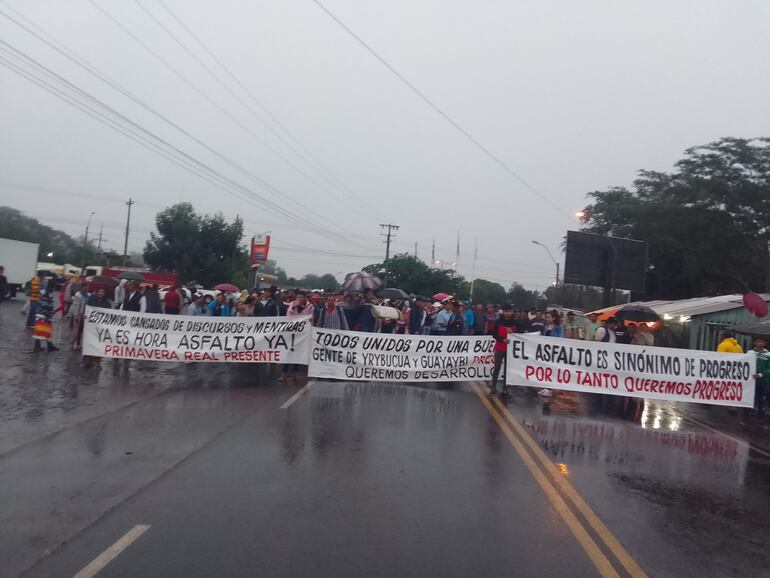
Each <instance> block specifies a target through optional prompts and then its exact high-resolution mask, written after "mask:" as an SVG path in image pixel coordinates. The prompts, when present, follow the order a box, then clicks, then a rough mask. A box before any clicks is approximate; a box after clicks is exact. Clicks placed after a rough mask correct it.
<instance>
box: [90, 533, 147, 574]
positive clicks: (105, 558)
mask: <svg viewBox="0 0 770 578" xmlns="http://www.w3.org/2000/svg"><path fill="white" fill-rule="evenodd" d="M149 529H150V527H149V526H145V525H143V524H139V525H137V526H134V527H133V528H131V529H130V530H129V531H128V532H126V533H125V534H123V536H122V537H121V538H119V539H118V541H117V542H115V543H114V544H113V545H112V546H110V547H109V548H107V549H106V550H105V551H104V552H102V553H101V554H99V555H98V556H97V557H96V558H94V559H93V560H92V561H91V563H90V564H88V566H86V567H85V568H83V569H82V570H81V571H80V572H78V573H77V574H75V578H92V576H96V574H97V573H98V572H99V571H101V570H102V569H103V568H104V567H105V566H106V565H107V564H109V563H110V562H112V561H113V560H114V559H115V558H116V557H117V556H118V554H120V553H121V552H122V551H123V550H125V549H126V548H128V547H129V546H130V545H131V544H133V543H134V542H135V541H136V540H137V538H139V536H141V535H142V534H144V533H145V532H146V531H147V530H149Z"/></svg>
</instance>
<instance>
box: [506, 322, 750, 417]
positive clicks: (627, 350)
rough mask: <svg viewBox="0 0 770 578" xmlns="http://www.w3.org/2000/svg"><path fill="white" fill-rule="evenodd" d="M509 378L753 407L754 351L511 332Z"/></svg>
mask: <svg viewBox="0 0 770 578" xmlns="http://www.w3.org/2000/svg"><path fill="white" fill-rule="evenodd" d="M509 338H510V341H509V344H508V358H507V361H508V363H507V365H508V367H507V373H506V383H508V384H509V385H527V386H530V387H538V388H549V389H556V390H559V389H565V390H570V391H583V392H589V393H605V394H610V395H624V396H628V397H646V398H651V399H664V400H669V401H689V402H698V403H710V404H714V405H728V406H739V407H751V406H753V405H754V385H755V382H754V374H755V373H756V357H755V356H754V354H753V353H745V354H735V353H714V352H711V351H699V350H693V349H670V348H667V347H642V346H638V345H621V344H617V343H597V342H594V341H580V340H576V339H560V338H554V337H545V336H541V335H537V334H534V333H525V334H521V335H516V334H511V335H510V336H509Z"/></svg>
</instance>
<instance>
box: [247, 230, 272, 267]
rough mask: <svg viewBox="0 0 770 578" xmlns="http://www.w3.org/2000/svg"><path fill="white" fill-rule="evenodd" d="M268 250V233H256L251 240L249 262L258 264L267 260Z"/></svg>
mask: <svg viewBox="0 0 770 578" xmlns="http://www.w3.org/2000/svg"><path fill="white" fill-rule="evenodd" d="M269 251H270V235H257V236H255V237H254V238H253V239H252V240H251V264H252V265H258V264H260V263H264V262H265V261H267V254H268V252H269Z"/></svg>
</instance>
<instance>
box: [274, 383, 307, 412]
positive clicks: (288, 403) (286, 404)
mask: <svg viewBox="0 0 770 578" xmlns="http://www.w3.org/2000/svg"><path fill="white" fill-rule="evenodd" d="M314 383H315V381H308V382H307V383H306V384H305V385H303V386H302V388H301V389H300V390H299V391H298V392H297V393H295V394H294V395H292V396H291V397H290V398H289V399H287V400H286V402H285V403H284V404H283V405H282V406H281V409H287V408H288V407H289V406H290V405H291V404H293V403H294V402H295V401H297V400H298V399H299V398H300V397H302V395H303V394H304V393H305V392H306V391H307V390H308V389H310V388H311V387H312V385H313V384H314Z"/></svg>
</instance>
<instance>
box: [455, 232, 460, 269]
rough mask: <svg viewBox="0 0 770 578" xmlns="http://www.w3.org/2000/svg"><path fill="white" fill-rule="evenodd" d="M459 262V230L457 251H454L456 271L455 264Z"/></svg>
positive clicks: (458, 233)
mask: <svg viewBox="0 0 770 578" xmlns="http://www.w3.org/2000/svg"><path fill="white" fill-rule="evenodd" d="M459 262H460V231H457V251H455V271H457V264H458V263H459Z"/></svg>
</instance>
